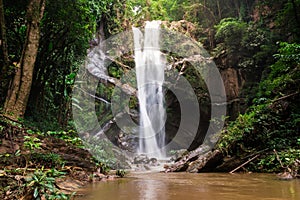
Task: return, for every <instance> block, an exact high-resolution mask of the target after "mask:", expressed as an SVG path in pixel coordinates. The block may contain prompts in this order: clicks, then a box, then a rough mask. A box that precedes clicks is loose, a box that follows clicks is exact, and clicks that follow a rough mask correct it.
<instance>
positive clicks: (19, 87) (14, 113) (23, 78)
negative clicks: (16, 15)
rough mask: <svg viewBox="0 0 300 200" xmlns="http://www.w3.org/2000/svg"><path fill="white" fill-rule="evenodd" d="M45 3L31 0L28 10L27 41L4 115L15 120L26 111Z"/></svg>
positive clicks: (40, 0)
mask: <svg viewBox="0 0 300 200" xmlns="http://www.w3.org/2000/svg"><path fill="white" fill-rule="evenodd" d="M45 2H46V0H30V2H29V5H28V8H27V33H26V40H25V44H24V47H23V51H22V55H21V59H20V62H19V64H18V66H17V68H16V74H15V77H14V79H13V81H12V84H11V86H10V88H9V90H8V94H7V97H6V101H5V105H4V114H5V115H6V116H8V117H11V118H13V119H18V118H22V117H23V116H24V113H25V110H26V106H27V102H28V97H29V94H30V89H31V84H32V75H33V69H34V63H35V60H36V56H37V52H38V46H39V39H40V22H41V19H42V17H43V14H44V10H45V4H46V3H45Z"/></svg>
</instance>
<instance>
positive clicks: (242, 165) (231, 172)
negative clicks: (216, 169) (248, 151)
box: [229, 154, 260, 174]
mask: <svg viewBox="0 0 300 200" xmlns="http://www.w3.org/2000/svg"><path fill="white" fill-rule="evenodd" d="M259 155H260V154H257V155H256V156H254V157H252V158H251V159H249V160H247V161H246V162H244V163H243V164H241V165H240V166H238V167H237V168H235V169H234V170H232V171H230V172H229V173H230V174H233V173H234V172H235V171H236V170H238V169H240V168H241V167H244V166H245V165H246V164H248V163H249V162H251V161H252V160H254V159H256V158H257V157H258V156H259Z"/></svg>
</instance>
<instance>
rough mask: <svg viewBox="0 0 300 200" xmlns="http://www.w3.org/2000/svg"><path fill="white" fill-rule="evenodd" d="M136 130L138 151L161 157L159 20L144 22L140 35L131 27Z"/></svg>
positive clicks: (162, 108)
mask: <svg viewBox="0 0 300 200" xmlns="http://www.w3.org/2000/svg"><path fill="white" fill-rule="evenodd" d="M133 34H134V47H135V49H134V56H135V66H136V77H137V88H138V99H139V109H140V130H139V134H140V135H139V138H140V139H139V149H138V153H143V154H146V155H148V156H152V157H156V158H165V156H166V153H165V151H164V150H163V147H164V145H165V119H166V111H165V106H164V93H163V87H162V85H163V82H164V68H165V63H166V59H165V57H164V56H163V55H162V53H161V51H160V45H159V40H160V22H159V21H151V22H146V27H145V32H144V34H143V33H142V32H141V31H140V30H139V29H138V28H133Z"/></svg>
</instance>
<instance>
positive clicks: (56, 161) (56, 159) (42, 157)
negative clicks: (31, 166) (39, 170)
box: [31, 153, 64, 168]
mask: <svg viewBox="0 0 300 200" xmlns="http://www.w3.org/2000/svg"><path fill="white" fill-rule="evenodd" d="M31 160H32V161H33V162H35V163H38V165H41V166H45V167H49V168H52V167H61V166H63V165H64V161H63V159H62V158H61V156H60V155H58V154H56V153H47V154H44V153H33V154H32V155H31Z"/></svg>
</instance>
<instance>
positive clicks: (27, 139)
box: [24, 135, 42, 151]
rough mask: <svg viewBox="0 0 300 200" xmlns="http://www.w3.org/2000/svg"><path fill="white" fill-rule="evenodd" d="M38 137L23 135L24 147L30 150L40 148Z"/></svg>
mask: <svg viewBox="0 0 300 200" xmlns="http://www.w3.org/2000/svg"><path fill="white" fill-rule="evenodd" d="M41 144H42V143H41V142H40V139H39V138H37V137H34V136H27V135H25V136H24V147H25V148H28V149H29V150H30V151H34V150H35V149H40V148H41Z"/></svg>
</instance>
